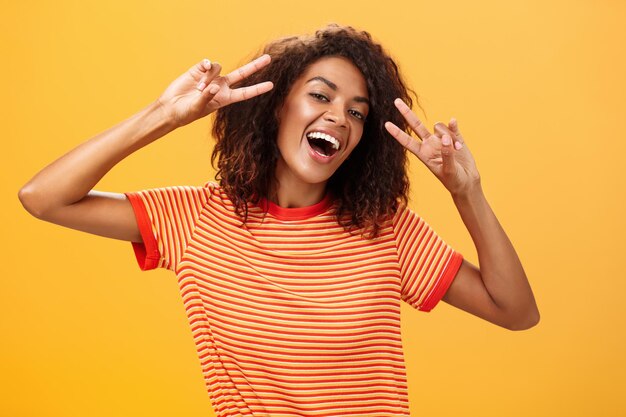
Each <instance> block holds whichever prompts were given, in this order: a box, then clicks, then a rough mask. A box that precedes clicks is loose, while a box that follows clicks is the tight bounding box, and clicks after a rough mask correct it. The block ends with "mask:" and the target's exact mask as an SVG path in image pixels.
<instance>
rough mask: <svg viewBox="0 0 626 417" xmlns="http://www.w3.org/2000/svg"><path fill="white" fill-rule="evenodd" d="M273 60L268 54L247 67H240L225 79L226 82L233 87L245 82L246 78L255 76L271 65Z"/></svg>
mask: <svg viewBox="0 0 626 417" xmlns="http://www.w3.org/2000/svg"><path fill="white" fill-rule="evenodd" d="M271 60H272V58H271V57H270V56H269V55H268V54H265V55H261V56H260V57H258V58H257V59H255V60H254V61H252V62H249V63H247V64H246V65H244V66H242V67H239V68H237V69H236V70H234V71H232V72H229V73H228V74H226V76H225V77H224V79H225V80H226V84H227V85H233V84H235V83H237V82H239V81H241V80H243V79H244V78H246V77H249V76H250V75H252V74H254V73H255V72H257V71H258V70H260V69H261V68H263V67H265V66H266V65H267V64H269V63H270V61H271Z"/></svg>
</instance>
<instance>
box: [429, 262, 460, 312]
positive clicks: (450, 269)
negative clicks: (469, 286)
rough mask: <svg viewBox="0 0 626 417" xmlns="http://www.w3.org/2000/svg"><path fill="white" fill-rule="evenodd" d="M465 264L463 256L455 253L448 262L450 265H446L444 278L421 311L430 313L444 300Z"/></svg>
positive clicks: (440, 280)
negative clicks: (462, 265)
mask: <svg viewBox="0 0 626 417" xmlns="http://www.w3.org/2000/svg"><path fill="white" fill-rule="evenodd" d="M462 263H463V255H461V254H460V253H458V252H453V253H452V256H451V257H450V260H448V265H446V269H445V270H444V271H443V275H442V277H441V278H440V279H439V282H438V283H437V286H436V287H435V289H434V290H433V292H432V294H431V295H430V297H428V299H426V301H425V302H424V304H422V306H421V307H420V311H424V312H429V311H430V310H432V309H433V308H435V306H436V305H437V304H438V303H439V301H440V300H441V299H442V298H443V296H444V295H445V294H446V291H448V288H450V285H451V284H452V281H454V277H455V276H456V273H457V272H458V271H459V268H460V267H461V264H462Z"/></svg>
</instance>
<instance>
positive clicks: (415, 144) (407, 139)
mask: <svg viewBox="0 0 626 417" xmlns="http://www.w3.org/2000/svg"><path fill="white" fill-rule="evenodd" d="M385 129H387V132H389V134H390V135H391V136H393V137H394V138H395V139H396V140H397V141H398V142H400V145H402V146H404V147H405V148H407V149H408V150H409V151H411V152H412V153H413V154H414V155H417V154H418V153H419V151H420V148H421V146H422V145H421V144H420V143H419V141H417V140H415V139H414V138H413V136H411V135H409V134H407V133H406V132H405V131H403V130H402V129H400V128H399V127H398V126H396V125H395V124H393V123H391V122H386V123H385Z"/></svg>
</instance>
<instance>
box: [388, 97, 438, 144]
mask: <svg viewBox="0 0 626 417" xmlns="http://www.w3.org/2000/svg"><path fill="white" fill-rule="evenodd" d="M393 104H395V105H396V108H397V109H398V110H399V111H400V113H401V114H402V116H403V117H404V119H405V120H406V121H407V123H408V124H409V126H410V127H411V129H412V130H413V131H414V132H415V133H417V136H419V137H420V139H422V140H425V139H427V138H428V137H430V135H431V133H430V132H429V131H428V129H426V126H424V123H422V121H421V120H420V119H418V117H417V116H416V115H415V113H413V111H412V110H411V109H410V108H409V106H407V105H406V103H405V102H404V101H402V100H401V99H399V98H397V99H395V100H394V102H393Z"/></svg>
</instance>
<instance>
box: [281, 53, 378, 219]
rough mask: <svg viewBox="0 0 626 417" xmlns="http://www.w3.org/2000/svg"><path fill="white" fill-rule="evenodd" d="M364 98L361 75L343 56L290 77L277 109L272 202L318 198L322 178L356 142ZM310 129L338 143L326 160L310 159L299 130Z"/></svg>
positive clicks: (304, 201) (311, 201)
mask: <svg viewBox="0 0 626 417" xmlns="http://www.w3.org/2000/svg"><path fill="white" fill-rule="evenodd" d="M367 97H368V94H367V84H366V83H365V78H363V75H362V74H361V71H359V69H358V68H356V67H355V66H354V64H352V62H350V61H349V60H348V59H346V58H341V57H328V58H322V59H319V60H317V61H316V62H314V63H313V64H311V65H310V66H309V67H308V68H307V69H306V70H305V71H304V73H303V74H302V75H301V76H300V77H299V78H298V79H297V80H296V82H295V83H294V84H293V86H292V87H291V89H290V91H289V94H287V97H286V98H285V102H284V103H283V106H282V108H281V110H280V112H279V120H280V121H281V122H280V126H279V128H278V137H277V139H276V141H277V145H278V149H279V151H280V157H279V159H278V161H277V164H276V179H277V182H276V184H275V186H274V190H273V191H274V193H273V194H274V195H273V196H272V199H273V200H274V202H275V203H277V204H278V205H280V206H282V207H305V206H310V205H313V204H315V203H317V202H319V201H320V200H321V199H322V198H323V196H324V194H325V192H326V183H327V182H328V179H329V178H330V177H331V176H332V174H333V173H334V172H335V171H336V170H337V169H338V168H339V166H340V165H341V164H342V163H343V161H345V160H346V158H348V156H349V155H350V153H352V150H354V148H355V147H356V146H357V145H358V143H359V141H360V140H361V136H362V134H363V126H364V123H365V117H367V113H368V110H369V105H368V103H367V102H366V101H364V99H365V100H366V99H367ZM312 130H325V131H327V132H328V133H329V134H331V135H332V136H333V137H335V138H337V139H338V140H339V141H340V143H341V146H340V148H339V150H338V151H337V154H336V155H335V156H334V157H333V159H332V160H331V161H329V162H319V161H317V160H316V159H315V158H312V157H311V155H310V153H311V148H310V146H309V144H308V140H307V138H306V136H305V133H306V132H310V131H312Z"/></svg>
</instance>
